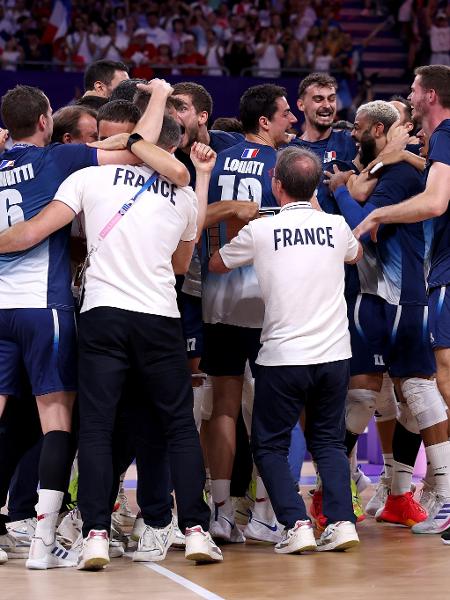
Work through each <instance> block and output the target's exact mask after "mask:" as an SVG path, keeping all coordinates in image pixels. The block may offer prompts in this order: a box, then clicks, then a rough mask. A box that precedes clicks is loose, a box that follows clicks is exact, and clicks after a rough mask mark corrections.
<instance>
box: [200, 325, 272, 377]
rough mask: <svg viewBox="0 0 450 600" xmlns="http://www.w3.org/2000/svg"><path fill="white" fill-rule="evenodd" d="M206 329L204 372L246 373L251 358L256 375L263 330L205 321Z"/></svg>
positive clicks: (252, 368) (213, 373)
mask: <svg viewBox="0 0 450 600" xmlns="http://www.w3.org/2000/svg"><path fill="white" fill-rule="evenodd" d="M203 332H204V352H203V355H202V360H201V362H200V368H201V370H202V371H204V372H205V373H207V374H208V375H212V376H213V377H222V376H224V377H225V376H229V377H232V376H238V375H243V374H244V371H245V364H246V362H247V360H248V361H249V363H250V369H251V370H252V373H253V376H255V360H256V357H257V356H258V352H259V349H260V348H261V342H260V338H261V329H253V328H251V327H237V326H235V325H224V324H223V323H216V324H215V325H211V324H209V323H205V324H204V325H203Z"/></svg>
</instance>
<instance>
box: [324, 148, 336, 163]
mask: <svg viewBox="0 0 450 600" xmlns="http://www.w3.org/2000/svg"><path fill="white" fill-rule="evenodd" d="M333 160H336V150H331V151H330V152H325V155H324V157H323V162H324V163H329V162H331V161H333Z"/></svg>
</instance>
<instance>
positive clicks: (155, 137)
mask: <svg viewBox="0 0 450 600" xmlns="http://www.w3.org/2000/svg"><path fill="white" fill-rule="evenodd" d="M103 62H105V63H109V61H103ZM99 63H102V61H99ZM100 66H101V65H100ZM106 67H107V68H106ZM95 73H97V76H98V78H99V79H102V81H103V85H104V89H105V90H108V93H107V97H108V98H109V97H110V96H111V98H110V99H109V101H106V100H105V101H104V102H99V103H98V105H97V106H96V108H95V109H94V108H92V106H93V105H94V104H93V103H92V104H91V106H89V107H88V106H86V105H83V103H82V102H81V103H80V104H79V105H75V106H68V107H65V108H63V109H60V110H59V111H57V112H56V113H55V115H53V114H52V109H51V106H50V102H49V99H48V98H47V97H46V96H45V94H44V93H43V92H42V91H41V90H39V89H37V88H32V87H29V86H17V87H15V88H14V89H12V90H9V91H8V92H7V93H6V94H5V95H4V96H3V98H2V100H1V118H2V121H3V123H4V126H5V127H6V128H7V130H8V131H9V138H10V140H11V141H10V142H9V143H8V144H7V149H5V150H4V152H3V154H1V155H0V211H1V215H0V219H1V220H0V282H1V293H0V356H1V358H2V365H3V368H2V370H1V372H0V506H1V507H4V506H5V505H6V502H7V496H8V492H9V500H8V512H9V517H8V516H6V515H0V563H4V562H6V561H7V560H8V558H10V559H13V558H25V559H27V560H26V566H27V567H28V568H29V569H48V568H55V567H77V568H78V569H81V570H100V569H103V568H104V567H105V566H106V565H108V563H109V562H110V559H111V558H114V557H120V556H122V555H123V554H124V552H125V551H126V550H128V551H133V560H134V561H137V562H154V561H161V560H163V559H164V558H165V557H166V555H167V552H168V550H169V548H170V547H171V546H176V547H181V548H184V550H185V556H186V558H187V559H188V560H193V561H196V562H211V563H213V562H220V561H222V560H223V555H222V550H221V548H220V545H221V544H223V543H243V542H245V541H246V540H247V539H248V540H253V541H256V542H258V541H259V542H266V543H267V542H269V543H270V544H272V545H273V546H274V551H275V552H276V553H280V554H292V553H294V554H300V553H302V552H311V551H328V550H345V549H347V548H351V547H353V546H356V545H358V544H359V537H358V533H357V527H356V524H357V522H358V521H361V520H363V519H364V518H365V515H370V516H373V517H375V519H376V520H377V521H380V522H389V523H394V524H400V525H404V526H408V527H410V528H411V530H412V532H413V533H416V534H441V536H442V540H443V541H444V543H450V441H449V429H448V406H450V296H449V294H450V290H449V291H448V290H447V285H449V284H450V239H449V236H450V229H449V224H448V215H449V209H448V201H449V195H450V194H449V190H450V93H449V89H450V85H449V84H450V68H449V67H447V66H443V65H433V66H426V67H419V68H418V69H417V70H416V76H415V80H414V83H413V84H412V91H411V95H410V97H409V99H408V100H406V99H404V98H400V97H396V98H394V99H392V100H390V101H384V100H375V101H372V102H368V103H366V104H363V105H361V106H360V107H359V108H358V110H357V112H356V117H355V120H354V123H353V124H351V125H350V124H347V123H346V122H344V123H342V122H337V123H335V117H336V94H337V82H336V80H335V79H334V78H333V77H331V76H329V75H327V74H324V73H312V74H310V75H308V76H307V77H306V78H305V79H303V80H302V81H301V82H300V85H299V89H298V98H297V108H298V110H299V111H300V112H301V113H303V117H304V127H303V129H302V133H300V134H298V135H299V136H298V137H297V133H296V132H295V128H294V126H295V124H296V123H297V118H296V117H295V116H294V114H293V112H292V110H291V107H290V105H289V101H288V98H287V93H286V90H285V89H284V88H282V87H280V86H278V85H275V84H263V85H257V86H254V87H251V88H249V89H248V90H247V91H246V92H245V93H244V94H243V95H242V97H241V100H240V106H239V119H240V120H239V122H237V121H236V120H235V119H220V120H218V122H217V124H214V125H213V127H212V129H208V120H209V117H210V115H211V114H212V99H211V96H210V94H209V93H208V91H207V90H206V89H205V88H204V87H203V86H201V85H199V84H197V83H193V82H183V83H177V84H175V85H174V86H173V87H172V86H170V85H169V84H168V83H167V82H165V81H164V80H160V79H154V80H152V81H150V82H148V83H146V82H142V81H141V82H137V81H133V80H129V79H128V75H127V74H126V72H124V70H123V69H122V67H121V63H110V64H108V65H106V66H105V65H104V68H103V71H102V70H100V69H99V70H98V71H96V72H95ZM112 81H114V82H115V87H114V90H112V89H109V88H108V86H111V82H112ZM105 93H106V92H105ZM88 98H89V97H88ZM90 98H91V99H92V96H91V97H90ZM86 104H88V103H86ZM100 104H101V106H100ZM97 132H98V133H97ZM89 136H90V137H89ZM97 138H98V140H99V141H96V140H97ZM54 142H57V143H54ZM61 142H62V143H61ZM85 142H88V143H85ZM77 265H78V266H77ZM34 398H35V400H34ZM36 405H37V409H38V416H37V415H36V414H35V412H36V411H35V406H36ZM21 407H22V408H23V409H24V410H29V412H30V421H31V419H32V418H33V419H35V420H36V422H37V423H38V429H39V433H38V434H35V433H33V435H31V434H30V436H29V439H28V445H26V444H25V445H24V444H22V446H23V447H22V446H21V447H20V449H19V448H18V447H17V438H16V436H15V432H16V429H15V427H16V421H17V419H16V417H15V416H14V411H16V412H17V411H18V410H21ZM33 411H34V412H33ZM373 417H375V421H376V424H377V429H378V434H379V437H380V443H381V447H382V455H383V462H384V465H383V471H382V474H381V477H380V481H379V483H378V485H377V487H376V489H375V490H374V494H373V496H372V498H371V499H370V500H369V502H368V503H367V505H366V506H365V508H363V506H362V504H361V501H360V498H359V492H360V491H362V490H363V489H364V488H365V487H367V485H368V480H367V478H366V476H365V475H364V473H363V472H362V471H361V470H360V469H359V467H357V466H356V462H355V460H356V459H355V455H356V446H357V442H358V437H359V436H360V435H361V434H362V433H363V432H364V431H365V429H366V427H367V426H368V424H369V422H370V421H371V419H372V418H373ZM25 418H26V417H25ZM299 422H300V428H299V427H298V425H299ZM39 423H40V427H39ZM294 429H297V430H298V431H300V435H301V436H302V437H304V440H305V442H306V447H307V449H308V451H309V452H310V454H311V456H312V459H313V462H314V465H315V468H316V472H317V483H316V486H315V489H314V490H312V491H311V494H312V503H311V505H310V508H309V512H308V511H307V509H306V506H305V503H304V501H303V499H302V496H301V494H300V493H299V491H298V486H297V487H296V483H297V482H296V481H295V480H294V478H293V475H292V469H291V467H290V464H289V460H288V455H289V450H290V447H291V443H292V442H291V436H292V432H293V430H294ZM42 434H43V435H42ZM422 442H423V443H424V446H425V452H426V456H427V472H426V475H425V478H424V482H423V486H422V488H421V490H420V494H416V495H415V486H414V484H413V483H412V476H413V469H414V464H415V461H416V458H417V454H418V452H419V447H420V445H421V443H422ZM31 447H33V448H34V451H33V453H32V454H30V452H31V451H30V448H31ZM245 449H247V456H245ZM250 449H251V455H250ZM134 460H135V461H136V468H137V476H138V484H137V503H138V506H139V513H138V515H137V516H135V515H132V513H131V511H130V509H129V508H128V504H127V500H126V495H125V493H124V490H123V477H124V473H125V472H126V470H127V469H128V467H129V466H130V464H131V463H132V462H133V461H134ZM205 466H206V468H205ZM252 469H253V473H252V474H251V471H252ZM71 474H72V479H71ZM21 477H22V478H25V479H26V480H27V482H29V483H28V487H29V488H30V490H29V492H30V493H29V494H28V495H29V497H31V498H33V494H34V495H35V494H36V489H37V483H38V482H39V491H38V501H37V505H36V512H34V508H33V502H28V506H26V507H23V506H22V509H21V510H20V511H19V510H16V509H15V508H14V506H16V505H18V504H20V503H19V498H18V496H19V495H20V493H22V492H21V491H20V490H19V489H18V486H17V480H18V479H20V478H21ZM250 479H251V480H252V481H251V483H250V482H249V480H250ZM69 480H70V482H69ZM75 488H76V491H74V490H75ZM69 492H70V494H71V497H69V499H68V496H69ZM22 504H24V503H23V502H22ZM314 530H315V531H316V533H315V531H314ZM130 531H131V533H130Z"/></svg>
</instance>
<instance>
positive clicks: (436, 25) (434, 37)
mask: <svg viewBox="0 0 450 600" xmlns="http://www.w3.org/2000/svg"><path fill="white" fill-rule="evenodd" d="M430 46H431V58H430V64H431V65H447V66H450V55H449V53H450V27H449V25H448V18H447V15H446V13H445V12H444V11H442V10H440V11H438V13H437V14H436V17H435V19H434V21H433V24H432V25H431V27H430Z"/></svg>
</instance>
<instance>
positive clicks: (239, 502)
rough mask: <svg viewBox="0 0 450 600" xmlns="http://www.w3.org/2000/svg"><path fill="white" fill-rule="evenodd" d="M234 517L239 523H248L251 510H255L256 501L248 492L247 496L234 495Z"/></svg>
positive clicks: (232, 499)
mask: <svg viewBox="0 0 450 600" xmlns="http://www.w3.org/2000/svg"><path fill="white" fill-rule="evenodd" d="M231 502H232V504H233V510H234V518H235V520H236V523H239V525H247V523H248V518H249V514H250V512H251V511H252V510H253V505H254V504H255V501H254V500H253V498H251V497H250V496H249V495H248V494H246V495H245V497H241V496H234V497H233V496H232V498H231Z"/></svg>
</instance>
